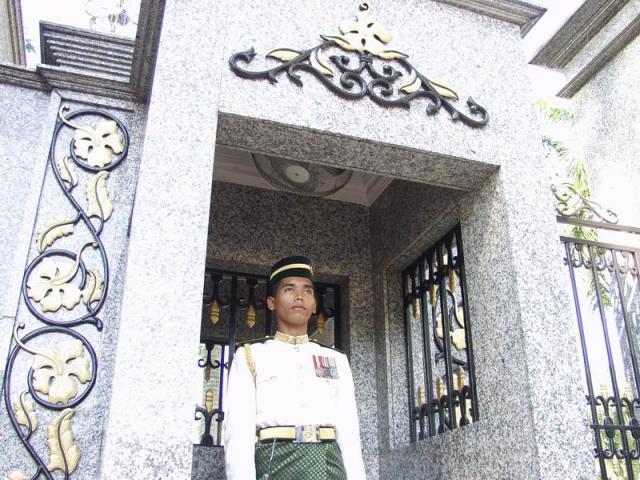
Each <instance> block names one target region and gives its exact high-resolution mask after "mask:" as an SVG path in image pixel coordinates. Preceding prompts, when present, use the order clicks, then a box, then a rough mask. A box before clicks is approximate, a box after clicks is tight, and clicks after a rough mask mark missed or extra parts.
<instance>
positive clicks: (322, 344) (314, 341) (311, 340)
mask: <svg viewBox="0 0 640 480" xmlns="http://www.w3.org/2000/svg"><path fill="white" fill-rule="evenodd" d="M309 341H310V342H313V343H316V344H318V345H320V346H321V347H324V348H330V349H331V350H335V351H336V352H340V353H341V354H343V355H346V353H345V352H343V351H342V350H340V349H339V348H336V347H330V346H329V345H325V344H324V343H320V342H319V341H317V340H314V339H313V338H310V339H309Z"/></svg>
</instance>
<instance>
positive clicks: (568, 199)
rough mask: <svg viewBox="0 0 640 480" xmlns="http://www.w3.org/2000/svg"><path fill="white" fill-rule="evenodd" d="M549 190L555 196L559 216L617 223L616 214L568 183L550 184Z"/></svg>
mask: <svg viewBox="0 0 640 480" xmlns="http://www.w3.org/2000/svg"><path fill="white" fill-rule="evenodd" d="M551 191H552V192H553V195H554V196H555V198H556V212H557V213H558V215H559V216H561V217H565V218H581V219H585V220H598V221H601V222H604V223H614V224H615V223H618V215H616V214H615V213H614V212H613V211H611V210H609V209H608V208H607V209H606V210H605V209H604V208H603V207H602V206H601V205H600V204H599V203H597V202H594V201H593V200H591V199H589V198H587V197H586V196H585V195H582V194H580V192H578V191H577V190H576V189H575V187H574V186H573V185H571V184H570V183H560V184H558V185H552V186H551Z"/></svg>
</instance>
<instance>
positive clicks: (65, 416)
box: [47, 408, 80, 473]
mask: <svg viewBox="0 0 640 480" xmlns="http://www.w3.org/2000/svg"><path fill="white" fill-rule="evenodd" d="M74 413H75V412H74V410H73V409H72V408H66V409H64V410H63V411H62V412H61V413H60V415H58V416H57V417H56V419H55V420H54V421H53V422H52V423H51V425H49V427H48V428H47V443H48V445H49V464H48V465H47V469H48V470H49V471H50V472H53V471H55V470H62V471H63V472H65V473H73V471H74V470H75V469H76V468H77V466H78V463H79V462H80V449H79V448H78V446H77V445H76V444H75V443H74V440H73V432H72V431H71V419H72V418H73V415H74Z"/></svg>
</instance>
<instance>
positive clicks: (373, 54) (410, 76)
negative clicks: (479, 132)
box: [229, 5, 489, 128]
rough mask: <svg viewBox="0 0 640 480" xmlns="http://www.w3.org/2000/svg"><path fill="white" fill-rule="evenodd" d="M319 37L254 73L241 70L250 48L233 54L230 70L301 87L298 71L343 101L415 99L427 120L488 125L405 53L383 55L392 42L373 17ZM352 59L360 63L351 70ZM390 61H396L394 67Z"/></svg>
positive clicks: (475, 108)
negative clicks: (441, 117)
mask: <svg viewBox="0 0 640 480" xmlns="http://www.w3.org/2000/svg"><path fill="white" fill-rule="evenodd" d="M368 9H369V7H368V5H367V6H364V7H362V8H361V10H363V11H367V10H368ZM321 37H322V38H323V40H324V42H322V43H320V44H318V45H316V46H315V47H313V48H309V49H307V50H300V51H299V50H296V49H292V48H278V49H276V50H272V51H271V52H269V53H268V54H267V55H266V57H270V58H274V59H276V60H278V61H280V62H281V63H280V64H279V65H276V66H274V67H271V68H268V69H264V70H257V71H254V70H248V69H247V68H245V66H246V65H247V64H249V63H251V62H252V61H253V59H254V58H255V56H256V52H255V50H254V49H253V47H252V48H250V49H249V50H245V51H242V52H238V53H234V54H233V55H232V56H231V57H230V58H229V67H230V68H231V70H232V71H233V72H234V73H235V74H236V75H238V76H240V77H242V78H248V79H266V80H269V81H270V82H271V83H276V82H278V76H279V75H281V74H283V73H286V75H287V77H288V78H289V80H290V81H291V82H293V83H294V84H295V85H297V86H299V87H302V80H301V78H300V75H299V72H307V73H310V74H312V75H313V76H315V77H316V78H317V79H318V80H320V82H322V84H323V85H325V86H326V87H327V88H328V89H329V90H331V91H332V92H334V93H336V94H338V95H339V96H341V97H342V98H345V99H349V100H357V99H360V98H363V97H367V96H368V97H369V98H370V99H371V100H372V101H374V102H375V103H377V104H379V105H382V106H386V107H402V108H409V107H410V106H411V102H412V101H413V100H414V99H417V98H424V99H426V100H428V101H429V105H428V106H427V109H426V113H427V114H428V115H433V114H436V113H437V112H439V111H440V110H441V109H442V108H444V109H445V110H446V111H447V112H448V113H449V115H450V117H451V120H453V121H457V120H460V121H461V122H462V123H464V124H466V125H468V126H470V127H473V128H479V127H484V126H485V125H486V124H487V123H488V122H489V114H488V112H487V109H486V108H484V107H483V106H481V105H479V104H478V103H477V102H476V101H475V100H473V98H471V97H469V98H468V100H467V102H466V103H467V107H468V110H469V113H468V114H466V113H463V112H462V111H460V110H459V109H458V107H457V106H456V105H455V103H454V102H457V101H458V100H459V98H458V95H457V93H456V92H454V91H453V90H452V89H450V88H449V87H447V86H445V85H442V84H440V83H438V82H436V81H434V80H433V79H429V78H427V76H425V75H423V74H422V73H420V72H419V71H418V69H416V68H415V67H414V66H413V65H411V63H409V61H407V58H408V56H407V55H406V54H404V53H402V52H398V51H395V50H386V49H385V44H387V43H388V42H389V41H390V40H391V35H390V34H389V32H387V30H386V29H384V27H382V26H381V25H380V24H379V23H378V22H377V21H376V20H375V19H374V18H373V17H371V15H369V14H363V15H360V16H359V17H358V20H357V21H356V22H345V23H343V24H342V25H340V34H338V35H321ZM327 50H331V51H335V50H341V51H342V52H344V53H345V54H348V55H345V54H341V55H330V56H329V59H330V61H331V63H330V64H329V63H328V62H327V59H326V56H325V53H326V51H327ZM350 52H352V53H350ZM352 60H355V61H357V62H358V63H357V64H356V65H352V64H351V63H352ZM384 61H386V62H384ZM390 62H397V67H394V66H393V65H392V64H391V63H390ZM376 64H378V65H376ZM336 78H338V80H337V81H336ZM402 80H404V81H402Z"/></svg>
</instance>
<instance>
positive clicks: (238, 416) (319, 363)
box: [225, 256, 365, 480]
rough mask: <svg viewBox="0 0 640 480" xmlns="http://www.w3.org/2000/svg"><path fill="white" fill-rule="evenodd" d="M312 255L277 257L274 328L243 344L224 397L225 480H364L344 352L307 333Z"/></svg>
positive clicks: (270, 303)
mask: <svg viewBox="0 0 640 480" xmlns="http://www.w3.org/2000/svg"><path fill="white" fill-rule="evenodd" d="M313 276H314V273H313V268H312V266H311V263H310V261H309V259H308V258H306V257H302V256H295V257H288V258H284V259H282V260H280V261H279V262H277V263H276V264H275V265H274V266H273V267H272V269H271V275H270V277H269V287H270V293H271V294H270V296H268V297H267V307H268V308H269V310H271V311H273V312H274V313H275V317H276V325H277V332H276V335H275V337H269V338H266V339H263V340H260V341H258V342H251V343H247V344H244V345H243V346H242V347H241V348H238V350H237V352H236V355H235V357H234V359H233V363H232V365H231V371H230V373H229V384H228V389H227V394H226V397H225V463H226V475H227V480H251V479H254V478H255V479H257V480H267V479H270V480H316V479H317V480H364V479H365V473H364V464H363V462H362V452H361V447H360V433H359V426H358V412H357V409H356V401H355V396H354V389H353V378H352V376H351V369H350V367H349V362H348V360H347V357H346V356H345V355H344V354H343V353H341V352H339V351H337V350H334V349H331V348H327V347H324V346H322V345H320V344H318V343H316V342H314V341H312V340H309V337H308V336H307V324H308V323H309V319H310V318H311V316H312V315H313V314H314V313H315V310H316V298H315V291H314V288H313Z"/></svg>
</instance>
